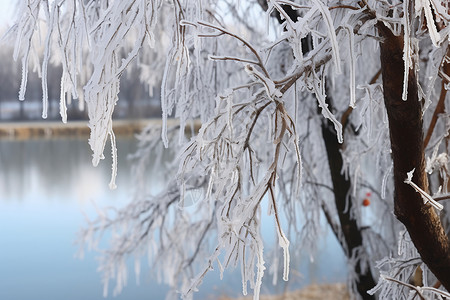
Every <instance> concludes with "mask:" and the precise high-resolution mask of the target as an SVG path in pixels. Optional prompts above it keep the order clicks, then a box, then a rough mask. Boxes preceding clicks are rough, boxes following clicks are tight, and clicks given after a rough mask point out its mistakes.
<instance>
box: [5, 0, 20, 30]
mask: <svg viewBox="0 0 450 300" xmlns="http://www.w3.org/2000/svg"><path fill="white" fill-rule="evenodd" d="M18 1H20V0H0V26H3V25H5V24H10V25H11V22H12V15H13V11H14V10H13V7H14V4H15V3H16V2H18Z"/></svg>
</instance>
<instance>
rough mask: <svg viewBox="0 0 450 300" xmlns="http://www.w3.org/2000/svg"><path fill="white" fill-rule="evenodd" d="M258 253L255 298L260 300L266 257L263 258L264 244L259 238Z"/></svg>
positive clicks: (254, 299)
mask: <svg viewBox="0 0 450 300" xmlns="http://www.w3.org/2000/svg"><path fill="white" fill-rule="evenodd" d="M257 243H258V244H259V245H258V253H257V264H256V268H257V273H256V282H255V294H254V295H253V300H259V294H260V293H261V285H262V278H263V276H264V270H265V269H266V267H265V266H264V258H263V245H262V241H261V240H258V241H257Z"/></svg>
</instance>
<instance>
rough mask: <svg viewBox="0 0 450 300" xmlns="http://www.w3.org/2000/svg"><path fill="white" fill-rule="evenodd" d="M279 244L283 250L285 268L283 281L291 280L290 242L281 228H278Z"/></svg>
mask: <svg viewBox="0 0 450 300" xmlns="http://www.w3.org/2000/svg"><path fill="white" fill-rule="evenodd" d="M277 232H278V244H279V245H280V247H281V248H283V257H284V266H283V280H284V281H288V280H289V265H290V255H289V240H288V239H287V238H286V235H285V234H284V232H283V229H281V227H279V228H278V230H277Z"/></svg>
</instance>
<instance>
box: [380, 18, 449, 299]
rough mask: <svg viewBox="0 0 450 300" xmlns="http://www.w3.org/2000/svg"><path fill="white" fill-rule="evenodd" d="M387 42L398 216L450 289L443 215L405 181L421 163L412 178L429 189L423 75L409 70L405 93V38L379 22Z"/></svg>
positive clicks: (385, 69) (384, 57)
mask: <svg viewBox="0 0 450 300" xmlns="http://www.w3.org/2000/svg"><path fill="white" fill-rule="evenodd" d="M378 29H379V30H380V34H381V35H382V36H383V37H384V42H382V43H381V44H380V51H381V53H380V54H381V68H382V76H383V91H384V102H385V105H386V110H387V113H388V118H389V132H390V139H391V148H392V159H393V161H394V185H395V197H394V204H395V215H396V216H397V218H398V219H399V220H400V221H401V222H402V223H403V224H404V225H405V226H406V228H407V230H408V232H409V235H410V236H411V239H412V241H413V242H414V245H415V246H416V248H417V250H418V251H419V253H420V255H421V257H422V260H423V261H424V262H425V263H426V264H427V266H428V267H429V268H430V270H431V271H432V272H433V273H434V275H435V276H436V277H437V278H438V279H439V280H440V281H441V282H442V284H443V285H444V286H445V288H446V289H447V290H450V243H449V239H448V237H447V236H446V234H445V232H444V229H443V227H442V224H441V221H440V219H439V216H438V215H437V214H436V212H435V211H434V209H433V208H432V207H431V206H430V205H424V204H423V200H422V198H421V196H420V195H419V194H418V193H416V192H415V190H414V189H413V188H412V187H410V186H409V185H407V184H405V183H404V180H405V178H406V176H407V175H406V173H407V172H409V171H411V170H412V169H413V168H415V172H414V177H413V179H412V181H413V182H414V183H415V184H417V185H418V186H419V187H420V188H422V189H423V190H425V191H427V190H428V180H427V176H426V173H425V159H424V143H423V120H422V106H421V102H420V101H419V98H418V87H417V78H416V74H415V71H414V70H410V72H409V77H408V78H409V80H408V98H407V101H403V100H402V92H403V72H404V68H405V66H404V62H403V38H402V37H401V36H394V35H393V34H392V33H391V31H390V30H389V29H387V28H386V27H385V26H384V25H383V24H381V23H379V24H378Z"/></svg>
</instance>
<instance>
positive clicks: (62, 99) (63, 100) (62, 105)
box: [59, 73, 67, 123]
mask: <svg viewBox="0 0 450 300" xmlns="http://www.w3.org/2000/svg"><path fill="white" fill-rule="evenodd" d="M65 77H66V76H65V74H64V73H63V75H62V77H61V96H60V99H59V114H60V115H61V119H62V122H63V123H67V106H66V91H65V84H66V83H65Z"/></svg>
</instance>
